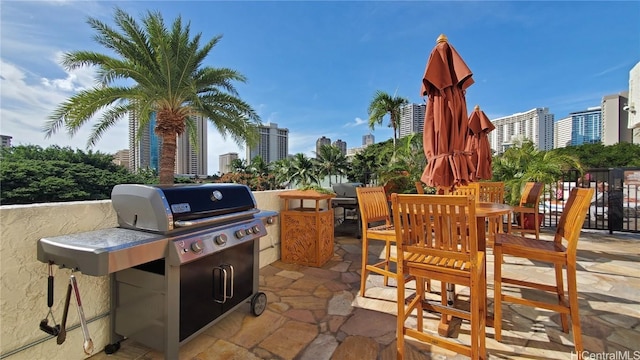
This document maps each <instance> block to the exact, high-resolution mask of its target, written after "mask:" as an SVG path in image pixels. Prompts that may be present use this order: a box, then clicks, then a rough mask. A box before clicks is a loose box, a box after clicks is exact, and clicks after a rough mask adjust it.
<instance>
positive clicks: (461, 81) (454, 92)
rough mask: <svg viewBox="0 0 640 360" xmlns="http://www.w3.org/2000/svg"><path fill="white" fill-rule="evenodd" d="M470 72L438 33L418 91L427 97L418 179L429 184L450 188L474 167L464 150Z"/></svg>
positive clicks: (463, 180) (466, 177)
mask: <svg viewBox="0 0 640 360" xmlns="http://www.w3.org/2000/svg"><path fill="white" fill-rule="evenodd" d="M472 75H473V73H472V72H471V70H470V69H469V67H467V65H466V64H465V62H464V61H463V60H462V58H461V57H460V55H459V54H458V52H457V51H456V50H455V49H454V48H453V46H451V45H449V43H448V42H447V38H446V36H444V35H440V37H438V42H437V44H436V46H435V48H434V49H433V50H432V52H431V55H430V56H429V61H428V62H427V67H426V69H425V73H424V77H423V79H422V91H421V95H422V96H425V95H427V96H428V100H427V111H426V114H425V121H424V131H423V135H422V136H423V146H424V153H425V156H426V158H427V166H426V168H425V170H424V172H423V174H422V181H423V182H424V183H425V184H427V185H429V186H433V187H438V188H445V189H446V188H449V189H451V188H453V187H455V186H457V185H466V184H467V183H469V182H470V181H472V180H473V176H474V173H475V167H474V165H473V163H472V162H471V157H470V156H469V155H470V154H469V153H467V152H465V146H466V137H467V130H468V129H467V122H468V120H469V118H468V113H467V102H466V99H465V90H466V89H467V88H468V87H469V86H471V84H473V78H472Z"/></svg>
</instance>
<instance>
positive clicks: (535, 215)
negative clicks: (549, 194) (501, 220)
mask: <svg viewBox="0 0 640 360" xmlns="http://www.w3.org/2000/svg"><path fill="white" fill-rule="evenodd" d="M543 191H544V183H541V182H528V183H526V184H525V186H524V189H523V190H522V196H521V197H520V204H519V205H518V206H514V208H513V212H514V213H515V214H516V215H515V216H517V217H518V219H517V220H518V222H517V224H511V221H509V226H510V228H509V231H508V232H519V233H520V235H522V236H524V235H525V234H534V235H535V236H536V239H538V240H540V222H541V220H542V218H541V214H540V210H539V209H538V207H539V205H540V198H541V197H542V192H543ZM525 218H528V220H527V221H525ZM525 222H526V223H527V225H528V227H527V226H526V225H525ZM529 224H530V225H529Z"/></svg>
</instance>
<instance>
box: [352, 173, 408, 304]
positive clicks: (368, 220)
mask: <svg viewBox="0 0 640 360" xmlns="http://www.w3.org/2000/svg"><path fill="white" fill-rule="evenodd" d="M356 194H357V197H358V206H359V207H360V220H361V224H362V271H361V274H360V276H361V279H360V296H362V297H364V296H365V291H366V284H367V275H368V273H369V272H375V273H377V274H381V275H383V276H384V285H385V286H388V285H389V277H392V278H394V279H396V277H397V273H396V272H395V271H394V269H392V268H391V263H392V262H393V263H395V262H396V258H395V257H392V256H391V247H392V246H393V245H395V242H396V233H395V230H394V228H393V224H392V223H391V216H390V212H389V202H388V201H387V194H386V192H385V190H384V187H382V186H377V187H358V188H356ZM370 240H380V241H384V242H385V255H384V259H383V260H382V261H379V262H377V263H375V264H369V263H368V256H369V241H370ZM396 280H397V281H398V282H400V281H399V279H396Z"/></svg>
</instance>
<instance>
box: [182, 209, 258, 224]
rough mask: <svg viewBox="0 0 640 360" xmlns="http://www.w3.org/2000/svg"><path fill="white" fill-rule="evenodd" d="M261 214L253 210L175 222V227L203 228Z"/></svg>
mask: <svg viewBox="0 0 640 360" xmlns="http://www.w3.org/2000/svg"><path fill="white" fill-rule="evenodd" d="M259 212H260V209H251V210H247V211H241V212H238V213H232V214H226V215H219V216H211V217H206V218H202V219H193V220H176V221H174V222H173V225H175V227H190V226H196V225H197V226H201V225H214V224H218V223H221V222H225V221H233V220H237V219H240V218H245V217H251V216H253V215H254V214H257V213H259Z"/></svg>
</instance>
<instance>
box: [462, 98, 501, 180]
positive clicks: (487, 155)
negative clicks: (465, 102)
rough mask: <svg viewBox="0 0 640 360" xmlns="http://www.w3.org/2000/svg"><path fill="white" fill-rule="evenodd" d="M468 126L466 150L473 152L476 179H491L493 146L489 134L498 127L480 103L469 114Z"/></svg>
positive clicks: (472, 158)
mask: <svg viewBox="0 0 640 360" xmlns="http://www.w3.org/2000/svg"><path fill="white" fill-rule="evenodd" d="M468 127H469V133H468V135H467V146H466V147H465V150H466V151H467V152H469V153H471V162H472V163H473V165H475V167H476V172H475V174H474V180H476V179H491V176H492V172H491V146H490V145H489V135H488V134H489V133H490V132H491V131H493V130H494V129H495V128H496V127H495V126H494V125H493V123H492V122H491V120H489V118H488V117H487V115H486V114H485V113H484V111H482V110H480V106H478V105H476V107H475V108H474V109H473V112H472V113H471V116H469V122H468Z"/></svg>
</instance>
